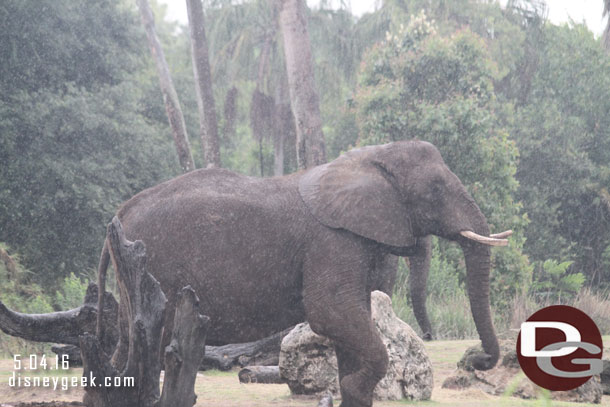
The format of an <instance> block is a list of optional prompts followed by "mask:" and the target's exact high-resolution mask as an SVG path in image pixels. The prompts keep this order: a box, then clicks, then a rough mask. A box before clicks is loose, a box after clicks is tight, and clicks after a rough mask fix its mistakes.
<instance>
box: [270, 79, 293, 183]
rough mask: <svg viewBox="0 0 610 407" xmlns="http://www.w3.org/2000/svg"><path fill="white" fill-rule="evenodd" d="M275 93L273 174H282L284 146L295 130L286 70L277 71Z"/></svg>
mask: <svg viewBox="0 0 610 407" xmlns="http://www.w3.org/2000/svg"><path fill="white" fill-rule="evenodd" d="M274 93H275V95H274V98H273V99H274V103H275V105H274V107H273V110H274V112H273V114H274V117H273V174H274V175H276V176H280V175H284V146H285V144H286V140H287V139H288V137H289V135H294V131H295V129H294V120H293V116H292V112H291V111H290V95H289V93H288V79H286V72H285V71H284V72H278V73H277V77H276V82H275V89H274Z"/></svg>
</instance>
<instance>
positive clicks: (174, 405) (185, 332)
mask: <svg viewBox="0 0 610 407" xmlns="http://www.w3.org/2000/svg"><path fill="white" fill-rule="evenodd" d="M107 240H108V242H109V243H108V244H109V250H110V257H111V259H112V262H113V264H114V269H115V270H116V275H117V282H118V285H119V291H120V301H121V303H120V306H121V307H124V308H122V309H125V311H126V312H125V314H122V315H121V318H123V317H124V318H126V319H127V321H119V324H126V325H127V327H128V338H127V339H126V343H127V344H128V347H127V352H126V354H127V361H126V363H120V366H121V369H120V371H119V368H118V365H119V363H117V362H116V361H115V359H114V358H113V361H112V362H111V361H110V360H109V356H108V355H107V353H105V352H103V351H102V350H101V349H100V346H99V342H98V340H97V338H96V337H95V336H94V335H90V334H84V335H82V336H81V337H80V346H81V352H82V358H83V376H86V377H90V378H94V379H95V380H96V381H97V383H98V385H97V386H88V387H86V388H85V390H86V394H85V398H84V403H85V404H86V405H87V406H88V407H123V406H124V407H127V406H129V407H170V406H171V407H192V406H193V404H195V399H196V396H195V393H194V386H195V378H196V375H197V368H198V367H199V365H200V364H201V359H202V358H203V352H204V349H205V334H206V330H207V325H208V322H209V319H208V318H207V317H205V316H203V315H201V314H200V313H199V299H198V298H197V296H196V295H195V292H194V290H193V289H192V288H190V287H185V288H183V289H182V291H181V292H180V294H179V300H178V305H177V307H176V314H175V318H174V331H173V332H172V341H171V343H170V345H169V346H168V347H167V348H166V358H165V365H166V374H165V381H164V384H163V393H162V394H159V375H160V372H161V363H160V353H159V350H160V346H161V332H162V328H163V320H164V314H165V309H166V303H167V299H166V297H165V294H164V293H163V291H162V290H161V287H160V285H159V282H158V281H157V280H155V278H154V277H153V276H152V275H150V274H149V273H148V272H147V271H146V247H145V245H144V243H142V242H141V241H135V242H130V241H128V240H127V239H126V238H125V235H124V233H123V230H122V227H121V223H120V222H119V220H118V218H116V217H115V218H114V219H113V220H112V223H111V224H110V225H108V236H107ZM123 362H124V361H123ZM122 366H124V369H122ZM117 379H118V380H117ZM108 380H109V381H110V383H117V382H119V383H122V385H121V386H119V387H109V386H100V385H99V384H100V383H102V384H104V383H108ZM129 380H132V382H131V383H133V385H131V386H125V384H126V383H130V382H129Z"/></svg>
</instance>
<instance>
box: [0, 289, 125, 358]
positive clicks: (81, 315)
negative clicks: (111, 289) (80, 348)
mask: <svg viewBox="0 0 610 407" xmlns="http://www.w3.org/2000/svg"><path fill="white" fill-rule="evenodd" d="M104 296H105V297H106V300H105V301H104V325H105V326H107V332H108V335H107V336H106V338H105V340H104V344H103V345H104V346H103V348H104V350H105V351H106V352H110V351H111V350H112V349H114V346H115V345H116V341H117V338H118V332H117V328H116V319H117V314H118V304H117V302H116V300H115V299H114V297H113V296H112V294H111V293H105V294H104ZM96 318H97V285H96V284H93V283H92V284H89V287H87V292H86V294H85V299H84V304H83V305H81V306H80V307H78V308H74V309H71V310H68V311H59V312H51V313H48V314H22V313H20V312H15V311H12V310H10V309H8V308H7V307H6V306H5V305H4V304H3V303H2V302H0V329H2V331H4V332H5V333H7V334H9V335H12V336H17V337H19V338H23V339H27V340H30V341H36V342H52V343H61V344H69V345H78V344H79V340H78V337H79V336H80V335H82V334H83V333H85V332H95V321H96Z"/></svg>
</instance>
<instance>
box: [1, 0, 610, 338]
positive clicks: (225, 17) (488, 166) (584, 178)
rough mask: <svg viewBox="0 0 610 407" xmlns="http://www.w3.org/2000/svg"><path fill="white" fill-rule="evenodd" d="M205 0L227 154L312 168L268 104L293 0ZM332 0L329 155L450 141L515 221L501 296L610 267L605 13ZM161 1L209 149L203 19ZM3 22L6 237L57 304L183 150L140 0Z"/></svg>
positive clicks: (437, 271) (177, 66) (323, 35)
mask: <svg viewBox="0 0 610 407" xmlns="http://www.w3.org/2000/svg"><path fill="white" fill-rule="evenodd" d="M205 4H206V23H207V31H208V40H209V46H210V50H209V51H210V59H211V69H212V75H213V79H214V95H215V99H216V104H217V109H216V110H217V112H218V116H219V117H218V119H219V124H220V130H221V134H220V137H221V157H222V163H223V166H226V167H228V168H231V169H234V170H236V171H239V172H242V173H246V174H250V175H261V173H262V174H263V175H265V176H268V175H272V174H273V172H274V160H278V159H282V160H283V164H284V172H285V173H289V172H292V171H294V170H295V169H296V155H295V147H294V132H293V130H294V129H292V130H291V123H290V121H289V120H285V123H283V129H284V130H283V133H282V134H283V135H284V136H285V137H284V139H283V147H281V149H282V151H283V154H278V151H279V150H278V148H277V146H278V144H277V143H278V140H277V133H274V131H273V130H272V126H271V124H272V123H273V120H276V118H275V116H272V115H269V117H265V118H260V121H256V120H255V119H256V118H257V117H258V116H260V115H257V114H253V113H252V112H270V111H272V109H270V108H269V109H268V107H269V106H271V105H276V106H279V105H282V104H283V106H284V107H283V108H284V109H285V103H286V100H287V95H286V87H285V73H284V68H283V66H284V65H283V50H282V46H281V41H279V40H278V39H279V30H278V29H277V27H276V26H275V21H276V10H275V9H274V7H273V1H271V0H252V1H230V0H218V1H211V2H205ZM321 4H322V5H323V6H322V7H321V8H319V9H314V10H310V14H309V29H310V35H311V41H312V48H313V52H314V60H315V67H316V68H315V69H316V72H315V74H316V82H317V86H318V91H319V94H320V101H321V110H322V115H323V121H324V133H325V135H326V144H327V151H328V155H329V159H332V158H334V157H336V156H337V155H338V154H340V153H341V152H342V151H345V150H347V149H348V148H350V147H352V146H356V145H364V144H375V143H383V142H387V141H391V140H399V139H405V138H419V139H423V140H428V141H431V142H432V143H434V144H435V145H437V146H438V147H439V149H440V150H441V152H442V154H443V157H444V159H445V161H446V162H447V164H448V165H449V167H450V168H451V169H452V170H453V171H454V172H455V173H456V174H457V175H458V176H459V177H460V179H462V180H463V182H464V183H465V184H466V185H467V187H468V189H469V190H470V192H471V193H472V195H473V196H474V198H475V200H476V201H477V203H478V204H479V206H480V207H481V209H482V210H483V212H484V213H485V214H486V215H487V216H488V219H489V221H490V224H491V227H492V230H493V231H500V230H504V229H508V228H511V229H514V230H515V235H514V237H513V238H511V245H510V247H509V249H508V250H494V257H493V261H494V264H493V265H494V272H493V276H492V290H493V295H492V298H493V300H494V302H495V304H494V305H495V306H497V307H501V308H503V309H507V308H509V307H510V306H511V301H512V299H513V298H516V297H519V296H520V295H525V294H527V292H528V291H529V292H530V293H531V294H533V296H534V297H536V298H538V297H540V296H544V295H547V296H548V297H549V298H558V296H557V295H556V294H561V298H565V297H566V294H565V293H568V294H567V296H568V297H569V296H573V295H574V290H575V289H576V288H578V287H579V286H580V285H581V284H584V285H588V286H593V287H596V288H600V287H601V288H605V287H608V282H609V279H610V192H609V189H610V187H609V186H610V167H609V164H608V163H610V116H609V115H608V112H609V111H610V58H609V56H608V54H607V53H605V52H604V50H603V49H602V47H601V44H600V41H599V40H598V39H595V38H594V37H593V35H592V33H591V32H590V31H589V30H588V29H587V28H586V27H585V26H583V25H578V24H571V25H563V26H556V25H553V24H551V23H550V22H548V21H546V19H545V15H546V14H545V8H544V3H543V2H541V1H538V0H536V1H534V0H510V1H508V3H507V5H506V6H505V7H501V6H500V5H499V4H497V3H496V2H488V1H482V0H459V1H450V2H448V1H444V0H385V1H383V2H382V3H381V5H380V8H379V9H378V10H377V11H375V12H374V13H370V14H366V15H364V16H362V17H361V18H356V17H355V16H353V15H352V14H351V13H350V11H349V10H348V9H345V8H341V9H339V10H331V9H328V8H327V7H324V5H325V4H327V2H322V3H321ZM152 5H153V8H154V10H155V12H156V18H157V34H158V35H159V37H160V39H161V42H162V43H163V46H164V49H165V52H166V57H167V59H168V62H169V65H170V70H171V73H172V77H173V80H174V83H175V85H176V88H177V91H178V94H179V96H180V99H181V104H182V108H183V111H184V115H185V120H186V124H187V129H188V132H189V134H190V135H191V137H190V141H191V145H192V148H193V156H194V158H195V162H196V165H197V166H198V167H201V166H202V165H203V160H202V154H201V149H200V143H199V137H196V135H197V134H198V117H197V108H196V103H195V92H194V87H193V73H192V68H191V59H190V55H189V52H190V49H189V40H188V34H187V33H188V31H187V30H186V29H185V27H182V26H181V25H180V24H178V23H170V22H167V21H165V20H164V19H163V17H164V9H163V7H162V6H159V5H157V4H155V3H154V2H152ZM422 10H423V11H422ZM0 23H1V24H0V242H6V243H8V244H9V245H10V247H11V248H12V249H13V250H12V252H11V253H12V254H15V253H18V254H19V256H20V258H21V263H22V264H24V266H25V267H27V269H29V270H31V274H29V273H28V276H29V277H28V280H27V281H28V284H29V283H31V284H34V283H38V284H40V285H39V286H38V287H39V288H40V287H48V288H49V290H48V291H49V292H52V293H53V294H52V295H50V296H49V297H48V298H47V300H45V301H46V306H49V307H54V308H58V307H64V306H67V305H68V304H69V302H70V301H71V300H70V298H68V297H70V296H72V294H69V292H71V291H70V288H66V290H67V291H66V293H67V294H66V297H64V298H60V297H58V296H55V294H54V293H55V291H56V290H57V289H58V287H70V286H74V287H76V286H75V284H76V283H75V281H74V279H73V278H76V279H78V278H80V277H85V276H90V275H92V270H94V268H95V266H96V263H97V257H98V255H99V251H100V249H101V243H102V240H103V237H104V228H105V224H106V223H107V222H108V221H109V220H110V217H111V216H112V213H113V212H114V211H115V210H116V208H117V207H118V205H120V203H121V202H122V201H124V200H125V199H127V198H128V197H129V196H131V195H133V194H134V193H136V192H137V191H139V190H141V189H143V188H146V187H147V186H150V185H153V184H156V183H158V182H160V181H162V180H164V179H168V178H170V177H172V176H175V175H177V174H178V173H179V172H180V170H179V167H178V161H177V158H176V153H175V150H174V148H173V145H172V141H171V136H170V130H169V127H168V125H167V118H166V115H165V111H164V106H163V102H162V99H161V94H160V92H159V89H158V83H157V77H156V72H155V68H154V65H153V63H152V60H151V58H150V54H149V50H148V48H147V44H146V40H145V38H144V34H143V30H142V28H141V23H140V20H139V17H138V14H137V10H136V9H135V4H133V2H131V1H127V0H121V1H114V0H94V1H80V0H78V1H73V0H52V1H51V0H42V1H38V0H37V1H34V0H7V1H3V2H2V3H1V4H0ZM264 49H268V51H267V53H265V52H263V50H264ZM255 90H256V91H258V92H260V94H259V95H258V96H260V97H254V96H255ZM261 95H262V96H261ZM260 101H264V102H265V103H268V105H262V104H261V105H257V103H262V102H260ZM289 116H290V113H289V111H288V118H289ZM257 126H258V127H257ZM292 127H294V125H293V124H292ZM253 128H259V129H266V130H265V131H263V132H262V134H259V135H257V136H256V137H253V135H254V134H253V131H252V129H253ZM259 133H260V132H259ZM432 264H433V266H432V271H431V277H430V279H431V293H432V295H433V296H436V298H443V297H445V298H448V296H447V291H446V290H450V291H451V292H452V293H454V296H455V298H459V301H462V300H463V275H462V273H463V264H462V260H461V253H460V251H459V249H457V248H455V247H453V246H451V245H448V244H447V243H446V242H442V241H441V242H436V243H435V245H434V257H433V263H432ZM404 272H405V273H406V269H404ZM449 275H454V276H456V277H455V279H454V278H453V277H452V278H449V277H448V276H449ZM71 276H76V277H71ZM583 276H584V278H583ZM66 278H68V279H69V280H65V279H66ZM1 281H2V280H1V279H0V283H1ZM70 281H71V282H70ZM443 282H446V285H445V286H443ZM559 286H561V287H563V288H559ZM577 286H578V287H577ZM33 287H34V286H33ZM556 288H557V290H556ZM3 289H4V288H3ZM6 289H7V290H9V291H10V289H9V288H6ZM75 289H76V290H78V289H80V288H78V287H76V288H75ZM36 290H37V289H36ZM36 290H34V291H36ZM443 290H445V291H443ZM460 290H462V291H460ZM553 290H555V291H556V292H555V293H551V294H549V291H553ZM34 291H33V292H32V293H31V294H32V295H34V297H32V296H30V297H28V298H36V295H38V294H36V293H38V291H36V292H34ZM559 291H561V293H560V292H559ZM460 292H461V294H460ZM40 293H41V295H42V291H41V292H40ZM22 294H24V295H26V294H27V293H22ZM28 295H29V294H28ZM41 298H42V297H41ZM32 303H34V302H32ZM15 304H16V305H17V306H18V305H19V304H17V303H15ZM453 308H455V307H453ZM446 309H451V306H447V307H446ZM443 312H444V311H443ZM439 315H440V314H439ZM447 315H449V314H447ZM456 318H457V316H456ZM457 321H458V320H457V319H456V320H455V321H454V322H455V323H456V324H457V323H458V322H457ZM460 335H468V330H467V329H466V330H462V333H461V334H460Z"/></svg>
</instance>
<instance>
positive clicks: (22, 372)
mask: <svg viewBox="0 0 610 407" xmlns="http://www.w3.org/2000/svg"><path fill="white" fill-rule="evenodd" d="M69 369H70V363H69V360H68V355H61V356H59V355H56V356H55V357H50V358H47V356H46V355H29V356H22V355H18V354H16V355H14V357H13V373H12V374H11V376H10V377H9V379H8V385H9V387H49V388H53V390H58V389H61V390H68V389H69V388H71V387H77V386H81V387H134V386H135V380H134V378H133V377H104V378H99V377H94V376H93V372H89V375H88V376H81V377H78V376H70V377H66V376H63V377H62V376H61V372H62V371H63V372H65V373H67V372H68V370H69ZM29 372H32V373H34V375H29V374H28V373H29ZM41 372H49V373H51V372H53V373H54V374H53V375H51V376H45V375H43V374H40V373H41ZM55 374H58V375H57V376H55Z"/></svg>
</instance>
